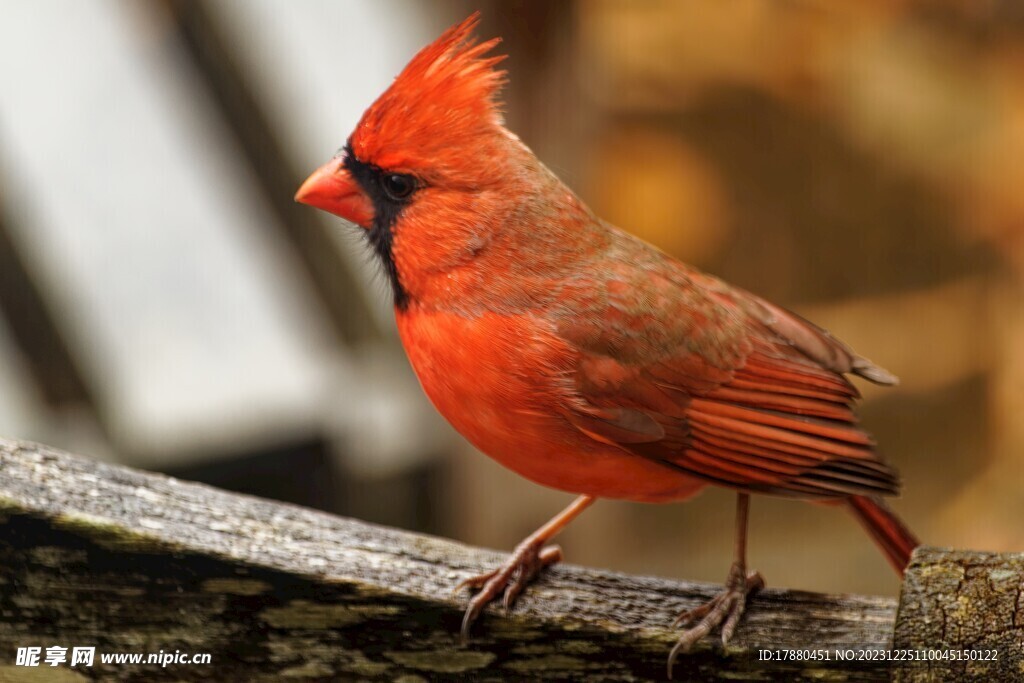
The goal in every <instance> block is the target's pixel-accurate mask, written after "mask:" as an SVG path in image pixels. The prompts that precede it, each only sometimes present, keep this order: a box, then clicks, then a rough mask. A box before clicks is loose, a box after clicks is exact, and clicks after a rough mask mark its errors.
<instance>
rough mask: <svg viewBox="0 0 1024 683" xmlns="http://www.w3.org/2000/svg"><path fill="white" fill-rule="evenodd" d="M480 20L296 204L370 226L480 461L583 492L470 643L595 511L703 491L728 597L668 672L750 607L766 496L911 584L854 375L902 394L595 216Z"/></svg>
mask: <svg viewBox="0 0 1024 683" xmlns="http://www.w3.org/2000/svg"><path fill="white" fill-rule="evenodd" d="M477 22H478V16H477V15H473V16H471V17H470V18H469V19H467V20H466V21H464V22H462V23H461V24H458V25H457V26H454V27H452V28H451V29H449V30H448V31H446V32H445V33H444V35H442V36H441V37H440V38H439V39H438V40H437V41H436V42H434V43H433V44H431V45H429V46H427V47H426V48H424V49H423V50H422V51H420V53H419V54H417V55H416V56H415V57H414V58H413V60H412V61H411V62H410V63H409V65H408V66H407V67H406V68H405V70H404V71H403V72H402V73H401V75H399V76H398V78H397V79H396V80H395V82H394V83H393V84H392V85H391V87H390V88H388V89H387V91H385V92H384V94H383V95H381V97H380V98H379V99H378V100H377V101H376V102H375V103H374V104H373V106H371V107H370V108H369V109H368V110H367V111H366V113H365V114H364V115H363V117H362V120H361V121H360V122H359V125H358V126H357V127H356V129H355V131H354V132H353V133H352V135H351V137H350V138H349V140H348V143H347V144H346V145H345V147H344V149H343V150H342V152H341V153H339V155H337V156H336V157H335V158H334V159H332V160H331V161H329V162H328V163H327V164H326V165H324V166H323V167H321V168H320V169H319V170H317V171H316V172H314V173H313V175H311V176H310V177H309V179H308V180H307V181H306V182H305V183H304V184H303V185H302V187H301V188H300V189H299V192H298V194H297V195H296V199H297V200H298V201H300V202H305V203H306V204H310V205H312V206H315V207H318V208H321V209H324V210H326V211H330V212H331V213H334V214H337V215H338V216H341V217H342V218H345V219H348V220H349V221H352V222H353V223H356V224H357V225H359V226H362V227H363V228H365V229H366V235H367V237H368V238H369V241H370V244H371V245H372V246H373V249H374V251H375V252H376V254H377V256H378V257H379V258H380V261H381V263H382V265H383V266H384V271H385V272H386V274H387V277H388V280H389V282H390V285H391V289H392V292H393V295H394V305H395V317H396V320H397V323H398V331H399V334H400V336H401V339H402V343H403V345H404V346H405V350H406V352H407V353H408V355H409V360H410V361H411V363H412V367H413V368H414V370H415V371H416V374H417V376H418V377H419V380H420V383H421V384H422V385H423V390H424V391H425V392H426V394H427V396H428V397H429V398H430V400H431V401H432V402H433V404H434V406H435V407H436V408H437V409H438V410H439V411H440V412H441V414H442V415H444V416H445V418H447V419H448V421H449V422H451V423H452V425H454V427H455V428H456V429H457V430H458V431H459V432H460V433H461V434H462V435H463V436H464V437H466V438H467V439H468V440H469V441H470V442H472V443H473V445H475V446H476V447H477V448H478V449H480V450H481V451H483V452H484V453H486V454H487V455H489V456H491V457H492V458H494V459H495V460H497V461H498V462H500V463H502V464H503V465H505V466H506V467H508V468H510V469H512V470H514V471H516V472H518V473H519V474H521V475H523V476H524V477H527V478H528V479H531V480H533V481H535V482H537V483H539V484H543V485H545V486H550V487H553V488H556V489H561V490H563V491H570V492H573V493H578V494H580V496H579V498H577V499H576V500H575V502H573V503H572V505H570V506H569V507H568V508H566V509H565V510H564V511H563V512H561V513H560V514H559V515H557V516H556V517H555V518H554V519H552V520H551V521H550V522H548V523H547V524H545V525H544V526H543V527H541V528H540V529H538V530H537V531H536V532H535V533H534V534H532V535H531V536H529V537H528V538H527V539H526V540H524V541H523V542H522V543H521V544H520V545H519V546H518V547H517V548H516V550H515V552H514V553H513V554H512V556H511V558H510V559H509V561H508V562H507V563H505V564H504V565H503V566H501V567H500V568H498V569H496V570H495V571H493V572H491V573H489V574H486V575H483V576H478V577H474V578H471V579H468V580H467V581H465V582H464V584H463V585H465V586H470V587H472V588H477V589H479V591H478V592H477V593H476V595H475V596H474V597H473V599H472V600H471V601H470V603H469V607H468V609H467V610H466V614H465V619H464V621H463V636H464V637H465V635H466V634H467V633H468V630H469V628H470V626H471V624H472V623H473V621H474V620H475V619H476V617H477V616H478V615H479V613H480V611H481V610H482V609H483V607H484V606H485V605H487V604H488V603H489V602H491V601H492V600H494V599H495V598H496V597H498V596H499V595H501V594H504V603H505V605H506V606H508V605H510V604H511V603H512V602H513V601H514V600H515V598H516V596H517V595H518V594H519V593H520V592H521V591H522V590H523V588H524V587H525V586H526V584H527V583H528V582H529V581H530V580H532V579H533V578H534V577H535V576H536V575H537V573H538V572H539V571H540V570H541V569H542V568H543V567H545V566H547V565H550V564H552V563H554V562H557V561H558V560H559V559H561V551H560V550H559V549H558V548H557V547H554V546H546V543H547V542H548V541H549V540H551V538H552V537H553V536H555V534H557V533H558V532H559V531H560V530H561V529H562V528H564V527H565V526H566V524H568V523H569V522H570V521H571V520H572V519H574V518H575V517H576V516H578V515H579V514H580V513H581V512H582V511H583V510H584V509H586V508H587V507H588V506H589V505H590V504H591V503H593V502H594V500H595V499H597V498H618V499H626V500H635V501H644V502H654V503H668V502H675V501H681V500H685V499H687V498H689V497H691V496H693V495H694V494H695V493H697V492H698V491H700V490H701V489H702V488H704V487H705V486H706V485H708V484H714V485H717V486H726V487H728V488H731V489H733V490H735V491H736V492H737V494H738V504H737V534H736V557H735V560H734V563H733V565H732V569H731V570H730V572H729V575H728V578H727V580H726V583H725V590H724V591H723V592H722V593H721V594H720V595H718V596H717V597H716V598H715V599H714V600H712V601H711V602H709V603H708V604H707V605H705V606H703V607H700V608H697V609H695V610H691V611H689V612H685V613H684V614H682V615H681V616H680V619H679V623H682V624H686V625H689V624H694V623H695V625H694V626H693V627H692V628H690V629H688V630H687V631H685V632H684V633H683V635H682V637H681V638H680V639H679V643H678V645H677V646H676V648H675V649H674V650H673V652H672V655H671V658H670V667H671V661H672V660H673V659H674V658H675V656H676V654H677V653H678V652H682V651H686V650H687V649H689V648H690V647H691V646H692V645H693V644H694V643H695V642H696V641H697V640H699V639H700V638H701V637H703V636H704V635H706V634H707V633H709V632H710V631H711V630H712V629H714V628H716V627H720V628H721V637H722V641H723V642H725V641H728V639H729V638H730V637H731V635H732V633H733V631H734V630H735V628H736V625H737V623H738V621H739V619H740V616H741V615H742V613H743V609H744V606H745V601H746V597H747V595H748V594H749V593H750V592H751V591H753V590H756V589H757V588H759V587H761V586H762V585H763V581H762V579H761V577H760V575H759V574H757V573H756V572H751V573H749V574H748V573H747V569H746V553H745V546H746V529H747V509H748V502H749V495H750V494H751V493H764V494H773V495H780V496H789V497H794V498H804V499H808V500H815V501H827V500H838V501H846V502H847V503H849V508H850V510H851V511H852V512H853V513H854V514H855V515H856V516H857V517H858V518H859V519H860V520H861V522H863V523H864V525H865V527H866V528H867V530H868V531H869V532H870V534H871V535H872V537H873V538H874V539H875V540H876V541H877V542H878V544H879V545H880V546H881V548H882V550H883V551H884V552H885V554H886V556H887V557H888V558H889V560H890V562H891V563H892V565H893V566H894V567H895V568H896V570H897V571H902V570H903V568H904V567H905V566H906V564H907V562H908V560H909V558H910V552H911V550H912V549H913V548H914V547H915V546H916V545H917V544H918V542H917V540H916V539H915V538H914V536H913V535H912V534H911V533H910V532H909V531H908V530H907V529H906V528H905V527H904V526H903V524H902V523H901V522H900V521H899V520H898V519H897V518H896V517H895V516H894V515H893V513H891V512H890V511H889V510H888V508H886V507H885V506H884V504H883V503H882V502H881V500H880V498H879V496H885V495H892V494H895V493H897V491H898V489H899V483H898V481H897V476H896V473H895V471H894V470H893V469H892V468H891V467H890V466H889V465H887V464H886V463H885V462H883V461H882V460H881V459H880V458H879V457H878V455H877V454H876V453H875V452H874V449H873V443H872V441H871V439H870V437H868V435H867V434H865V433H864V431H863V430H861V428H860V427H859V426H858V425H857V420H856V418H855V416H854V414H853V411H852V404H853V402H854V400H855V399H856V398H857V396H858V394H857V390H856V389H855V388H854V387H853V385H852V384H850V382H849V381H848V380H847V379H846V378H845V377H844V375H845V374H848V373H852V374H856V375H860V376H861V377H864V378H866V379H868V380H871V381H872V382H876V383H878V384H894V383H895V382H896V378H895V377H893V376H892V375H890V374H889V373H888V372H886V371H885V370H883V369H881V368H880V367H878V366H876V365H874V364H872V363H871V362H870V361H868V360H866V359H865V358H862V357H861V356H858V355H857V354H855V353H854V352H853V351H851V350H850V349H849V348H848V347H847V346H845V345H844V344H843V343H842V342H840V341H839V340H837V339H834V338H833V337H832V336H830V335H829V333H828V332H826V331H825V330H823V329H821V328H819V327H816V326H815V325H813V324H812V323H810V322H808V321H806V320H804V319H802V318H800V317H799V316H797V315H795V314H793V313H790V312H788V311H786V310H783V309H782V308H779V307H778V306H775V305H773V304H770V303H768V302H767V301H764V300H763V299H759V298H758V297H756V296H754V295H753V294H750V293H748V292H745V291H743V290H741V289H738V288H736V287H732V286H730V285H728V284H725V283H724V282H722V281H720V280H718V279H716V278H714V277H712V276H710V275H706V274H704V273H702V272H700V271H698V270H696V269H694V268H692V267H690V266H688V265H686V264H683V263H680V262H679V261H676V260H674V259H672V258H671V257H669V256H667V255H666V254H664V253H662V252H661V251H659V250H657V249H656V248H654V247H652V246H651V245H649V244H646V243H645V242H642V241H641V240H639V239H637V238H636V237H633V236H631V235H629V234H627V233H625V232H623V231H621V230H619V229H618V228H616V227H614V226H612V225H609V224H608V223H605V222H604V221H602V220H601V219H600V218H598V217H597V216H595V215H594V214H593V213H592V212H591V211H590V209H588V208H587V206H586V205H585V204H584V203H583V202H582V201H580V199H579V198H578V197H577V196H576V195H575V194H573V192H572V191H571V190H570V189H569V188H567V187H566V186H565V185H564V184H562V182H561V181H560V180H559V179H558V178H557V177H555V175H554V174H553V173H552V172H551V171H549V170H548V169H547V168H546V167H545V166H544V165H543V164H542V163H541V162H540V161H538V160H537V158H536V157H535V156H534V155H533V153H532V152H531V151H530V150H529V149H528V148H527V147H526V145H524V144H523V143H522V142H521V141H520V140H519V138H517V137H516V136H515V135H514V134H512V133H511V132H509V131H508V129H506V128H505V127H504V125H503V121H502V118H501V115H500V112H499V106H498V103H497V100H496V97H497V92H498V90H499V89H500V87H501V85H502V84H503V82H504V77H505V73H504V72H503V71H499V70H497V69H496V68H495V66H496V65H497V64H498V62H499V61H501V59H502V57H494V56H491V57H488V56H486V55H487V53H488V52H489V51H490V50H491V49H492V48H494V46H495V45H496V44H497V43H498V39H494V40H490V41H487V42H484V43H479V44H478V43H476V42H475V41H474V39H473V38H472V35H471V33H472V31H473V29H474V28H475V27H476V25H477Z"/></svg>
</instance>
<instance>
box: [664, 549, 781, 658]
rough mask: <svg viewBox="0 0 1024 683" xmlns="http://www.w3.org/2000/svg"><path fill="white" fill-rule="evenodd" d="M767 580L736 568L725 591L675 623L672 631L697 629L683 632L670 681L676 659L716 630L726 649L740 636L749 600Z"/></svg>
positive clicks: (734, 565) (675, 648) (671, 656)
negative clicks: (736, 635)
mask: <svg viewBox="0 0 1024 683" xmlns="http://www.w3.org/2000/svg"><path fill="white" fill-rule="evenodd" d="M764 585H765V583H764V577H762V576H761V574H760V573H758V572H756V571H753V572H750V573H749V574H748V573H747V572H746V570H745V568H744V567H743V566H742V565H740V564H733V565H732V568H730V570H729V578H727V579H726V581H725V589H724V590H722V592H721V593H719V594H718V595H716V596H715V597H713V598H711V600H709V601H707V602H706V603H704V604H703V605H700V606H698V607H695V608H693V609H690V610H686V611H685V612H683V613H682V614H680V615H679V616H678V617H676V620H675V621H674V622H672V627H673V628H676V627H679V626H689V625H690V624H692V623H694V622H697V623H696V624H695V625H694V626H692V627H690V628H688V629H686V630H685V631H683V634H682V635H681V636H680V637H679V640H678V641H677V642H676V645H675V647H673V648H672V652H671V653H670V654H669V656H668V677H669V678H672V666H673V665H674V664H675V661H676V658H677V657H678V656H679V655H680V654H682V653H684V652H688V651H689V650H690V648H692V647H693V646H694V645H695V644H696V643H697V641H699V640H700V639H701V638H703V637H704V636H706V635H707V634H709V633H711V631H712V630H714V629H715V627H719V626H720V627H721V631H720V633H721V636H722V645H726V644H727V643H728V642H729V640H731V639H732V636H733V634H734V633H735V632H736V627H737V626H738V625H739V623H740V618H741V617H742V616H743V610H744V609H746V606H747V596H749V595H751V594H752V593H754V592H756V591H759V590H761V589H762V588H764Z"/></svg>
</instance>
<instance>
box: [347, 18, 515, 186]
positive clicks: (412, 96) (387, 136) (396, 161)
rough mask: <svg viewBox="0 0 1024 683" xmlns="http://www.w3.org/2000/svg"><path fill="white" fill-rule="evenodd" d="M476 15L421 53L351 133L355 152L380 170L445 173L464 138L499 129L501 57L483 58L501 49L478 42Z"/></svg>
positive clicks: (502, 77) (495, 41) (494, 41)
mask: <svg viewBox="0 0 1024 683" xmlns="http://www.w3.org/2000/svg"><path fill="white" fill-rule="evenodd" d="M479 23H480V13H479V12H476V13H474V14H472V15H471V16H470V17H469V18H467V19H466V20H464V21H462V22H461V23H459V24H456V25H455V26H452V27H451V28H449V29H448V30H447V31H445V32H444V33H443V34H442V35H441V36H440V37H439V38H438V39H437V40H435V41H434V42H433V43H431V44H430V45H427V46H426V47H425V48H423V49H422V50H420V51H419V53H417V54H416V56H415V57H413V59H412V61H410V62H409V64H408V65H407V66H406V67H405V69H404V70H403V71H402V73H401V74H399V76H398V77H397V78H396V79H395V82H394V83H392V84H391V87H389V88H388V89H387V90H386V91H385V92H384V94H382V95H381V96H380V97H379V98H378V99H377V101H376V102H374V103H373V105H372V106H371V107H370V108H369V109H367V110H366V113H365V114H363V118H362V119H361V120H360V122H359V125H358V126H357V127H356V130H355V132H353V134H352V138H351V147H352V151H353V153H354V154H355V155H356V156H357V157H358V158H359V159H361V160H363V161H366V162H370V163H373V164H375V165H377V166H380V167H381V168H387V169H396V170H397V169H404V170H410V171H415V170H417V169H418V168H424V167H427V166H431V167H434V168H436V169H437V170H441V171H443V170H444V168H443V167H444V165H445V162H446V161H452V162H453V161H455V160H454V159H448V158H447V157H450V156H451V155H452V153H453V151H454V150H453V148H456V147H461V148H465V146H466V138H467V137H468V136H473V135H475V134H480V133H491V132H493V131H495V129H499V128H501V127H502V119H501V113H500V108H499V103H498V101H497V94H498V91H499V90H500V89H501V86H502V85H503V84H504V82H505V72H504V71H501V70H498V69H496V68H495V66H496V65H497V64H498V63H499V62H501V61H502V60H503V59H505V56H504V55H498V56H491V57H487V56H485V55H486V54H487V53H488V52H490V51H491V50H492V49H493V48H494V47H495V46H496V45H497V44H498V43H499V42H501V39H500V38H493V39H491V40H488V41H485V42H483V43H477V41H476V39H475V38H474V37H473V35H472V33H473V30H474V29H475V28H476V27H477V25H478V24H479Z"/></svg>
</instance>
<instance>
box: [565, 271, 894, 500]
mask: <svg viewBox="0 0 1024 683" xmlns="http://www.w3.org/2000/svg"><path fill="white" fill-rule="evenodd" d="M648 266H649V267H646V268H639V269H634V270H633V272H634V273H635V275H629V276H626V277H629V278H630V279H628V280H625V281H623V280H622V279H619V280H616V279H615V278H614V277H612V279H611V280H609V281H607V282H601V283H593V284H594V285H595V289H594V290H592V291H596V292H597V294H594V295H593V296H592V297H591V300H590V301H589V302H588V309H589V310H586V311H585V312H584V315H579V311H577V314H576V315H573V316H567V317H565V318H564V319H563V320H561V321H560V323H559V334H560V335H561V336H562V338H563V339H565V340H567V341H569V342H570V343H571V344H572V345H573V346H574V348H576V349H577V350H578V352H579V355H578V357H577V359H578V360H577V363H576V365H575V368H574V370H573V372H572V373H571V377H569V378H568V380H569V381H570V382H571V383H572V389H571V395H572V398H571V400H570V401H568V402H567V404H566V405H565V409H564V412H565V417H566V418H567V419H568V420H569V421H570V422H571V423H572V424H573V425H575V426H576V427H577V428H578V429H579V430H580V431H582V432H584V433H586V434H587V435H589V436H590V437H591V438H594V439H597V440H599V441H602V442H605V443H612V444H615V445H618V446H619V447H621V448H623V449H625V450H627V451H630V452H632V453H635V454H637V455H638V456H642V457H645V458H650V459H652V460H655V461H658V462H660V463H663V464H664V465H665V466H667V467H671V468H673V469H676V470H680V471H683V472H685V473H686V474H689V475H692V476H696V477H699V478H702V479H705V480H707V481H710V482H712V483H715V484H719V485H723V486H728V487H732V488H736V489H740V490H744V491H750V492H759V493H773V494H780V495H791V496H798V497H807V498H817V497H836V496H845V495H863V494H866V495H879V494H883V495H884V494H893V493H896V492H897V490H898V487H899V484H898V480H897V477H896V473H895V471H894V470H893V469H892V468H891V467H889V466H888V465H887V464H886V463H884V462H883V461H882V460H881V459H879V458H878V456H877V455H876V454H875V452H874V449H873V445H874V444H873V442H872V440H871V438H870V437H869V436H868V435H867V434H866V433H865V432H864V431H863V430H862V429H861V428H860V427H859V426H858V424H857V419H856V417H855V415H854V413H853V410H852V404H853V401H854V399H856V398H857V396H858V393H857V390H856V389H855V388H854V387H853V385H852V384H850V382H849V381H847V379H846V378H845V377H843V374H842V373H844V372H854V373H857V374H861V375H863V376H865V377H867V378H869V379H872V380H874V381H877V382H881V383H893V382H895V381H896V380H895V377H892V376H891V375H889V374H888V373H887V372H885V371H884V370H882V369H881V368H878V367H876V366H874V365H872V364H871V363H870V362H869V361H867V360H865V359H863V358H860V357H859V356H857V355H856V354H854V353H853V352H852V351H850V349H849V348H847V347H846V346H845V345H843V344H842V343H841V342H839V341H838V340H836V339H834V338H832V337H831V336H830V335H829V334H828V333H827V332H825V331H824V330H822V329H820V328H818V327H816V326H814V325H812V324H811V323H809V322H807V321H805V320H803V319H802V318H800V317H798V316H796V315H795V314H792V313H789V312H788V311H785V310H783V309H781V308H778V307H776V306H774V305H772V304H768V303H767V302H764V301H763V300H761V299H758V298H757V297H754V296H753V295H751V294H748V293H746V292H743V291H742V290H737V289H734V288H731V287H729V286H727V285H725V284H723V283H721V282H720V281H718V280H716V279H714V278H711V277H709V276H706V275H704V274H702V273H699V272H696V271H690V270H683V267H681V266H680V267H676V266H674V264H673V268H672V270H666V269H665V268H664V267H663V266H661V267H650V264H648ZM624 272H625V271H624Z"/></svg>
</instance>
